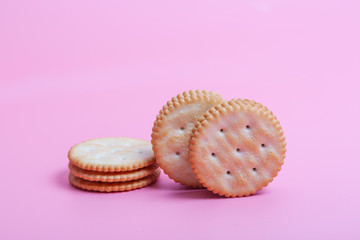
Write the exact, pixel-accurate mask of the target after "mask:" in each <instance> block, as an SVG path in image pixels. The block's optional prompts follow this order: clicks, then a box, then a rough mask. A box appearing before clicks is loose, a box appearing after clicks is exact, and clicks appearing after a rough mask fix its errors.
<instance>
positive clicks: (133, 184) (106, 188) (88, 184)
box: [69, 169, 160, 192]
mask: <svg viewBox="0 0 360 240" xmlns="http://www.w3.org/2000/svg"><path fill="white" fill-rule="evenodd" d="M159 175H160V169H157V170H156V171H155V172H154V173H153V174H150V175H149V176H147V177H144V178H141V179H137V180H133V181H128V182H112V183H105V182H94V181H87V180H84V179H81V178H79V177H76V176H74V175H73V174H72V173H69V181H70V183H71V185H73V186H75V187H77V188H81V189H85V190H89V191H97V192H122V191H130V190H134V189H138V188H142V187H145V186H147V185H150V184H152V183H154V182H155V181H156V180H157V179H158V177H159Z"/></svg>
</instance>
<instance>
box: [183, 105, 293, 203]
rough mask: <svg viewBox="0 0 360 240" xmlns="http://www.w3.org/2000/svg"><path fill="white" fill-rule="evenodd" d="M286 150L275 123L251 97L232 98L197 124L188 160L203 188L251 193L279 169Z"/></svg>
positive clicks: (234, 194)
mask: <svg viewBox="0 0 360 240" xmlns="http://www.w3.org/2000/svg"><path fill="white" fill-rule="evenodd" d="M285 152H286V143H285V137H284V134H283V131H282V128H281V126H280V123H279V121H278V120H277V119H276V117H275V116H274V115H273V114H272V113H271V111H269V110H268V109H267V108H266V107H264V106H262V105H261V104H259V103H256V102H254V101H250V100H241V99H238V100H231V101H229V102H225V103H222V104H221V105H218V106H216V107H214V108H212V109H210V110H209V111H208V112H207V113H205V114H204V116H203V117H202V118H201V119H199V121H198V122H197V123H196V125H195V127H194V130H193V136H192V138H191V141H190V146H189V161H190V163H191V166H192V168H193V171H194V173H195V175H196V177H197V178H198V179H199V181H200V183H202V184H203V186H204V187H206V188H207V189H208V190H210V191H212V192H214V193H217V194H219V195H223V196H226V197H240V196H248V195H250V194H254V193H255V192H256V191H258V190H260V189H262V188H263V187H265V186H267V185H268V184H269V183H270V182H271V181H272V180H273V178H274V177H275V176H277V174H278V172H279V171H280V169H281V166H282V164H283V163H284V158H285Z"/></svg>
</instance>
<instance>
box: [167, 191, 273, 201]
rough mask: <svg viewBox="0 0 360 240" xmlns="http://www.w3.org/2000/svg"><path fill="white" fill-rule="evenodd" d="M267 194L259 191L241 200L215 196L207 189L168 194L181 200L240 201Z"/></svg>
mask: <svg viewBox="0 0 360 240" xmlns="http://www.w3.org/2000/svg"><path fill="white" fill-rule="evenodd" d="M267 193H268V192H267V191H266V190H264V189H263V190H260V191H258V192H256V193H255V194H252V195H250V196H247V197H241V198H232V197H229V198H228V197H225V196H219V195H217V194H214V193H212V192H210V191H208V190H207V189H190V190H189V189H187V190H183V191H177V192H172V193H171V194H170V196H171V197H173V198H181V199H242V198H253V197H259V196H260V195H263V194H267Z"/></svg>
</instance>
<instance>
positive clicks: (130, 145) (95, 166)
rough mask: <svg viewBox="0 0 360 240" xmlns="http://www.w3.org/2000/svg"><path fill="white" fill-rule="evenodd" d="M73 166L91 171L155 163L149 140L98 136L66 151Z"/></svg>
mask: <svg viewBox="0 0 360 240" xmlns="http://www.w3.org/2000/svg"><path fill="white" fill-rule="evenodd" d="M68 157H69V160H70V162H71V163H72V164H74V165H75V166H77V167H79V168H82V169H86V170H92V171H101V172H118V171H132V170H136V169H139V168H142V167H146V166H149V165H151V164H153V163H155V158H154V154H153V151H152V146H151V144H150V143H149V142H147V141H144V140H140V139H134V138H120V137H119V138H99V139H92V140H88V141H85V142H82V143H80V144H77V145H75V146H73V147H72V148H71V149H70V151H69V153H68Z"/></svg>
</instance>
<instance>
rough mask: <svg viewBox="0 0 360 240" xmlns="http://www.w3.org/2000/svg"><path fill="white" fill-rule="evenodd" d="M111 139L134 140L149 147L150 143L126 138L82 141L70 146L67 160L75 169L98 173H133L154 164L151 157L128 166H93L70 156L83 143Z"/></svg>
mask: <svg viewBox="0 0 360 240" xmlns="http://www.w3.org/2000/svg"><path fill="white" fill-rule="evenodd" d="M111 139H121V140H133V141H134V140H135V141H138V142H142V143H145V144H148V145H149V146H150V147H151V143H150V142H148V141H146V140H143V139H137V138H127V137H105V138H94V139H89V140H86V141H83V142H81V143H78V144H76V145H74V146H72V147H71V148H70V150H69V152H68V159H69V161H70V162H71V163H72V164H74V165H75V166H76V167H79V168H82V169H85V170H90V171H99V172H121V171H133V170H137V169H140V168H144V167H147V166H149V165H152V164H154V163H155V157H152V158H151V159H150V160H144V161H140V162H139V161H138V162H137V163H132V164H128V165H121V164H117V165H112V164H106V163H104V164H94V163H88V162H86V161H83V159H82V158H75V157H73V156H72V153H73V151H74V149H75V148H76V147H78V146H79V145H81V144H84V143H88V142H91V141H95V140H111Z"/></svg>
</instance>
